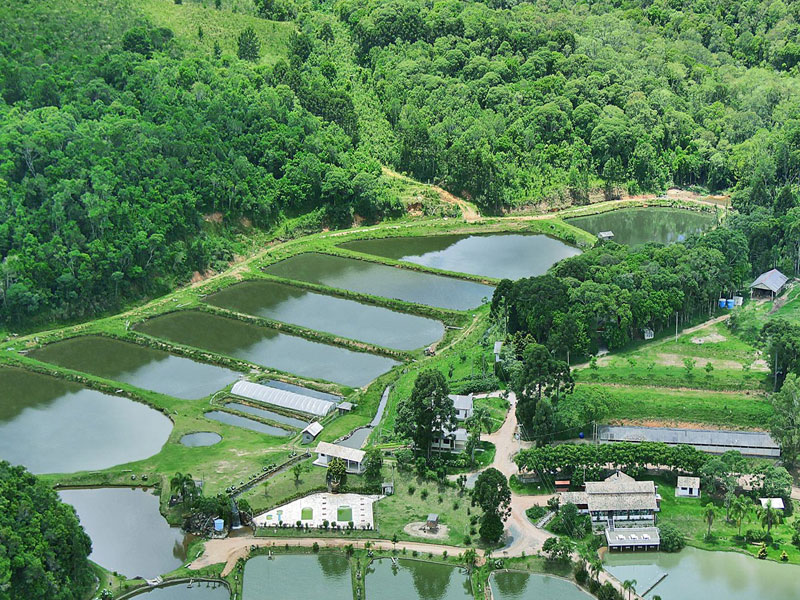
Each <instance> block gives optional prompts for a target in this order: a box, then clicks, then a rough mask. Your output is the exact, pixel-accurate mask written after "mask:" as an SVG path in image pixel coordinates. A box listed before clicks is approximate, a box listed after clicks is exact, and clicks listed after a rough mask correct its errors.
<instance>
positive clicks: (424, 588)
mask: <svg viewBox="0 0 800 600" xmlns="http://www.w3.org/2000/svg"><path fill="white" fill-rule="evenodd" d="M397 562H398V563H399V564H398V565H397V566H395V565H394V564H392V561H391V560H389V559H386V558H384V559H381V560H376V561H373V562H372V563H371V564H370V566H369V567H368V569H367V577H366V581H365V586H366V588H367V589H366V596H367V599H368V600H466V599H467V598H469V599H472V598H473V596H472V591H471V590H472V588H471V586H470V582H469V577H467V575H465V574H464V573H463V572H461V571H460V569H458V568H457V567H450V566H447V565H442V564H436V563H431V562H424V561H419V560H408V559H402V558H401V559H400V560H398V561H397Z"/></svg>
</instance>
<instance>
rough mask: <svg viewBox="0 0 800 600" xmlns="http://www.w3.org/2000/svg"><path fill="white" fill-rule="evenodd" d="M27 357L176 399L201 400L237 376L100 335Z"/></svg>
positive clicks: (203, 364) (73, 339) (88, 336)
mask: <svg viewBox="0 0 800 600" xmlns="http://www.w3.org/2000/svg"><path fill="white" fill-rule="evenodd" d="M29 356H31V357H32V358H35V359H37V360H41V361H44V362H49V363H53V364H55V365H59V366H62V367H66V368H68V369H74V370H75V371H83V372H85V373H91V374H93V375H97V376H99V377H105V378H107V379H114V380H116V381H124V382H125V383H129V384H131V385H135V386H137V387H140V388H143V389H147V390H153V391H155V392H160V393H162V394H167V395H169V396H175V397H176V398H186V399H194V398H203V397H204V396H208V395H209V394H212V393H214V392H216V391H217V390H220V389H222V388H224V387H225V386H226V385H229V384H230V383H232V382H233V381H235V380H236V379H237V377H238V375H237V374H236V373H234V372H233V371H231V370H230V369H223V368H222V367H217V366H214V365H209V364H205V363H201V362H197V361H194V360H191V359H188V358H184V357H182V356H174V355H172V354H169V353H167V352H162V351H160V350H154V349H153V348H147V347H146V346H139V345H138V344H134V343H130V342H123V341H120V340H115V339H112V338H107V337H102V336H99V335H87V336H81V337H75V338H71V339H69V340H64V341H63V342H54V343H52V344H48V345H46V346H44V347H43V348H39V349H38V350H34V351H33V352H31V353H30V355H29Z"/></svg>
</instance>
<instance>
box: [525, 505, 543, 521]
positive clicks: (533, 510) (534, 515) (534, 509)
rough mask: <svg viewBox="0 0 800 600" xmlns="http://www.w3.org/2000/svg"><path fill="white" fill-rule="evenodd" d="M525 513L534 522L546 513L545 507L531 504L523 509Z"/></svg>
mask: <svg viewBox="0 0 800 600" xmlns="http://www.w3.org/2000/svg"><path fill="white" fill-rule="evenodd" d="M525 514H526V515H528V518H529V519H530V520H531V521H533V522H534V523H535V522H536V521H538V520H539V519H541V518H542V517H543V516H545V515H546V514H547V509H546V508H545V507H544V506H538V505H536V506H531V507H530V508H529V509H528V510H526V511H525Z"/></svg>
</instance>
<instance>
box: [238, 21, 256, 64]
mask: <svg viewBox="0 0 800 600" xmlns="http://www.w3.org/2000/svg"><path fill="white" fill-rule="evenodd" d="M236 44H237V48H238V50H237V52H236V55H237V56H238V57H239V58H240V59H242V60H249V61H250V62H256V61H257V60H258V59H259V58H261V40H259V39H258V34H257V33H256V30H255V29H253V28H252V27H250V26H248V27H245V28H244V29H243V30H242V32H241V33H240V34H239V37H238V38H236Z"/></svg>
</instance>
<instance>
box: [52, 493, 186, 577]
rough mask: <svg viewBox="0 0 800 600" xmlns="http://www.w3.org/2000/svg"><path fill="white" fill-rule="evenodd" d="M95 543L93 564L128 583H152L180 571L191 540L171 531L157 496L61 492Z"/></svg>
mask: <svg viewBox="0 0 800 600" xmlns="http://www.w3.org/2000/svg"><path fill="white" fill-rule="evenodd" d="M58 494H59V496H61V499H62V500H63V501H64V502H66V503H67V504H71V505H72V506H74V507H75V510H76V512H77V513H78V518H79V519H80V522H81V525H82V526H83V528H84V529H85V530H86V533H87V534H88V535H89V537H90V538H91V539H92V553H91V554H90V555H89V558H90V559H92V560H93V561H94V562H96V563H97V564H99V565H100V566H102V567H105V568H106V569H109V570H110V571H118V572H120V573H122V574H123V575H126V576H127V577H136V576H141V577H145V578H153V577H155V576H157V575H162V574H164V573H168V572H169V571H172V570H174V569H176V568H177V567H179V566H181V565H182V564H183V563H184V561H185V560H186V550H187V547H188V545H189V542H190V541H191V539H192V537H191V536H189V535H186V534H184V533H181V530H180V529H178V528H177V527H170V526H169V524H168V523H167V521H166V520H165V519H164V517H162V516H161V514H160V513H159V511H158V496H155V495H153V494H152V493H151V492H149V491H144V490H137V489H131V488H95V489H79V490H61V491H60V492H58Z"/></svg>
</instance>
